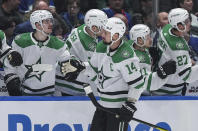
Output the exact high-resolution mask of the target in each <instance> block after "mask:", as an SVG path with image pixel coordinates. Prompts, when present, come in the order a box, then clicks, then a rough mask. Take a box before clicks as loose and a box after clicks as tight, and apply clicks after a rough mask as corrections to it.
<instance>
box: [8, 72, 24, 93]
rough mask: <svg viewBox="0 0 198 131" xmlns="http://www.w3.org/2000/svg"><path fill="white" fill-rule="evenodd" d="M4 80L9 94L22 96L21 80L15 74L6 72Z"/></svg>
mask: <svg viewBox="0 0 198 131" xmlns="http://www.w3.org/2000/svg"><path fill="white" fill-rule="evenodd" d="M4 82H5V84H6V88H7V89H8V93H9V95H10V96H22V91H21V81H20V79H19V77H18V76H16V74H12V73H11V74H7V75H6V76H5V77H4Z"/></svg>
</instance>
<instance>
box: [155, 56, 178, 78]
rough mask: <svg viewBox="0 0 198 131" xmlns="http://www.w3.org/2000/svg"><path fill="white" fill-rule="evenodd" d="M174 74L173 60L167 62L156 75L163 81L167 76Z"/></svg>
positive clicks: (174, 63)
mask: <svg viewBox="0 0 198 131" xmlns="http://www.w3.org/2000/svg"><path fill="white" fill-rule="evenodd" d="M175 72H176V62H175V61H174V60H169V61H167V62H166V63H164V64H163V65H161V66H160V67H158V69H157V75H158V76H159V77H160V78H161V79H165V78H166V77H167V75H171V74H174V73H175Z"/></svg>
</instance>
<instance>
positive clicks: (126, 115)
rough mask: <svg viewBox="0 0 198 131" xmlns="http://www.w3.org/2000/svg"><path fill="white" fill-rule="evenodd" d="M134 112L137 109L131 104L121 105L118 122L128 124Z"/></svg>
mask: <svg viewBox="0 0 198 131" xmlns="http://www.w3.org/2000/svg"><path fill="white" fill-rule="evenodd" d="M136 110H137V108H136V107H135V105H134V103H133V102H128V101H126V102H125V103H124V104H123V105H122V107H121V108H120V111H119V115H120V117H119V119H120V121H124V122H130V121H131V120H132V118H133V114H134V113H135V111H136Z"/></svg>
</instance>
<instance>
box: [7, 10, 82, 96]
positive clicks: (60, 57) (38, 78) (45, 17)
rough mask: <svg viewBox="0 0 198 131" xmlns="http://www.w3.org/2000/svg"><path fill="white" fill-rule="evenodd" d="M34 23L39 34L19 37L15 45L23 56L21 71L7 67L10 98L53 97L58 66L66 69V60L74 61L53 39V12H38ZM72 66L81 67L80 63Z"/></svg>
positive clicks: (33, 33) (64, 46)
mask: <svg viewBox="0 0 198 131" xmlns="http://www.w3.org/2000/svg"><path fill="white" fill-rule="evenodd" d="M30 22H31V25H32V27H33V29H35V32H31V33H24V34H21V35H18V36H16V37H15V39H14V41H13V43H12V47H13V49H15V50H16V51H18V52H19V53H20V54H21V55H22V58H23V64H22V65H21V66H19V67H17V68H13V67H11V66H10V65H9V64H6V65H5V73H6V76H5V83H6V86H7V88H8V91H9V94H10V95H32V96H38V95H39V96H45V95H52V94H53V93H54V90H55V88H54V84H55V72H56V63H57V62H58V61H59V62H62V63H61V65H62V66H63V67H64V66H65V64H64V61H66V60H70V58H71V56H70V54H69V52H68V51H67V50H66V45H65V44H64V43H63V42H62V41H61V40H59V39H58V38H56V37H54V36H50V33H52V27H53V16H52V14H51V13H50V12H49V11H47V10H36V11H34V12H33V13H32V14H31V16H30ZM71 63H77V64H78V65H81V63H79V61H76V60H71ZM77 64H75V65H77ZM61 68H62V67H61ZM76 68H77V67H76ZM77 71H78V69H77ZM21 89H22V90H21Z"/></svg>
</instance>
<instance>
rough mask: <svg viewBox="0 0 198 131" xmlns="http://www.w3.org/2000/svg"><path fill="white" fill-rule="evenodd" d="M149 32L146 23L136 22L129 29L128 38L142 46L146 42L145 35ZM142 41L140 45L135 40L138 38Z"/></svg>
mask: <svg viewBox="0 0 198 131" xmlns="http://www.w3.org/2000/svg"><path fill="white" fill-rule="evenodd" d="M149 34H150V29H149V27H148V26H147V25H144V24H136V25H134V26H133V27H132V28H131V30H130V31H129V36H130V39H131V40H133V41H134V42H135V43H136V44H137V45H138V46H140V47H143V46H144V45H145V44H146V39H147V36H148V35H149ZM139 37H140V38H141V39H142V40H143V41H144V44H143V45H140V44H139V43H138V41H137V39H138V38H139Z"/></svg>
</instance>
